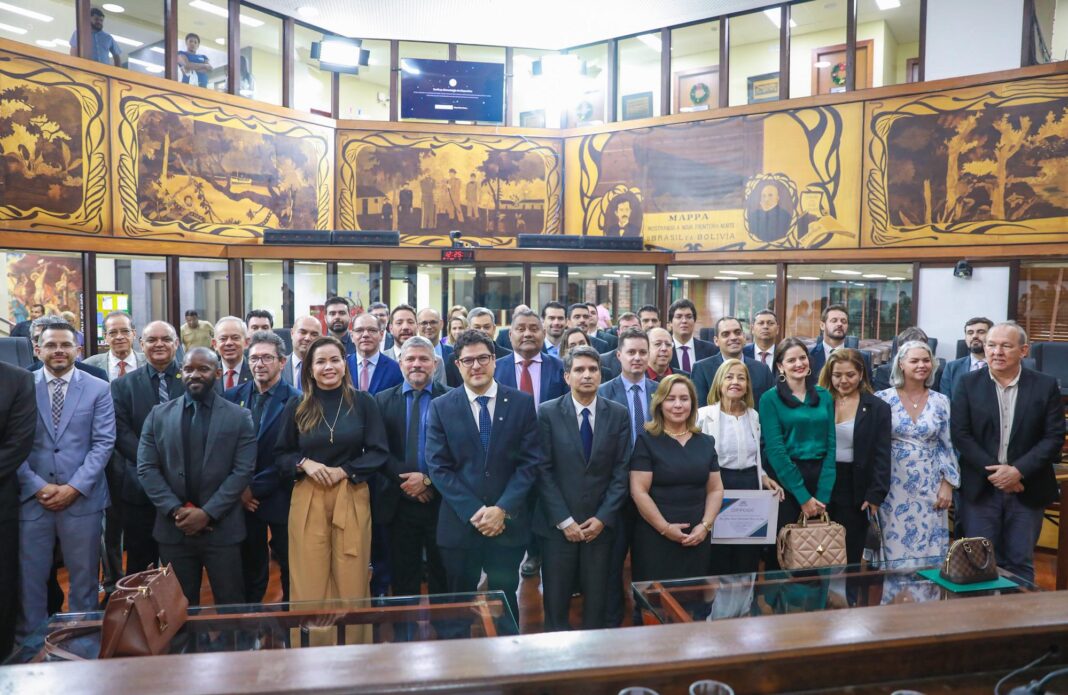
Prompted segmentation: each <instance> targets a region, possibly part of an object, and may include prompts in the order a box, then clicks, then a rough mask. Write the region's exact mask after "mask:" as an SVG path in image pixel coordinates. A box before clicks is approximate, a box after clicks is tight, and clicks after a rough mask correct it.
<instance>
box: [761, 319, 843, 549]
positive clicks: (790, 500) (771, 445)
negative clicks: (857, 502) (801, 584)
mask: <svg viewBox="0 0 1068 695" xmlns="http://www.w3.org/2000/svg"><path fill="white" fill-rule="evenodd" d="M772 371H774V372H775V374H776V376H777V381H776V387H775V388H774V389H771V390H769V391H767V392H766V393H765V394H764V395H763V396H761V398H760V428H761V430H762V431H763V433H764V451H765V453H766V455H767V457H768V462H769V463H770V464H771V468H772V470H773V471H775V477H776V478H778V480H779V483H780V484H782V486H783V487H784V488H786V499H784V500H783V501H782V503H781V504H780V505H779V528H782V527H783V526H784V525H786V524H792V523H794V522H796V521H797V519H798V517H799V516H800V515H801V513H802V512H804V513H805V514H806V515H808V516H816V515H818V514H821V513H822V512H824V511H826V509H827V503H828V502H830V501H831V490H832V488H834V478H835V461H834V456H835V442H834V401H833V400H832V398H831V394H830V393H828V392H827V390H826V389H823V388H821V387H819V386H808V385H807V377H808V376H809V374H811V373H812V370H811V368H810V367H809V364H808V350H807V349H806V348H805V344H804V343H803V342H801V341H800V340H799V339H797V338H787V339H786V340H784V341H782V342H781V343H779V345H778V346H777V347H776V348H775V360H774V362H773V363H772Z"/></svg>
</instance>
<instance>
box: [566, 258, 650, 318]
mask: <svg viewBox="0 0 1068 695" xmlns="http://www.w3.org/2000/svg"><path fill="white" fill-rule="evenodd" d="M606 299H607V300H608V301H609V302H611V307H612V308H611V309H610V310H609V312H610V313H611V315H612V321H613V323H614V322H615V320H616V317H618V316H619V315H620V314H622V313H624V312H627V311H634V312H636V311H638V309H639V308H641V307H642V305H644V304H653V305H654V306H655V305H656V268H655V267H654V266H651V265H637V266H618V265H573V266H570V267H569V268H568V272H567V302H568V303H569V304H573V303H575V302H594V303H595V304H600V303H601V302H603V301H604V300H606Z"/></svg>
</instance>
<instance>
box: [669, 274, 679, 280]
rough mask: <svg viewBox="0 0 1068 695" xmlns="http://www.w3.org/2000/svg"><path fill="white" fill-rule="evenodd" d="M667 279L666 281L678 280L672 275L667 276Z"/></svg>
mask: <svg viewBox="0 0 1068 695" xmlns="http://www.w3.org/2000/svg"><path fill="white" fill-rule="evenodd" d="M667 279H668V280H678V278H677V277H675V276H674V275H668V276H667Z"/></svg>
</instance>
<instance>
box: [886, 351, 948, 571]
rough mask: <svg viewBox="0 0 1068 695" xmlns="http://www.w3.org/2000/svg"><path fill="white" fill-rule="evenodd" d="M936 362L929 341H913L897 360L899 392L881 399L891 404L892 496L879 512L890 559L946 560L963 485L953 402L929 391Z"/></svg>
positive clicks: (895, 373)
mask: <svg viewBox="0 0 1068 695" xmlns="http://www.w3.org/2000/svg"><path fill="white" fill-rule="evenodd" d="M935 368H936V362H935V357H934V354H933V352H932V351H931V348H930V346H929V345H927V343H924V342H922V341H919V340H911V341H909V342H907V343H905V344H904V345H902V346H901V347H900V349H899V350H898V352H897V355H895V356H894V367H893V371H892V378H891V380H892V382H893V384H894V387H895V388H889V389H885V390H883V391H879V392H878V393H877V394H875V395H877V396H879V397H880V398H882V399H883V400H884V401H886V402H887V403H889V404H890V411H891V427H892V431H891V435H890V492H889V493H888V494H887V495H886V500H885V501H884V502H883V504H882V506H881V507H880V508H879V521H880V522H881V523H882V527H883V555H884V559H886V560H888V561H892V560H901V559H905V558H925V557H944V556H945V554H946V551H948V550H949V523H948V520H947V514H946V511H947V510H948V509H949V506H950V504H951V503H952V501H953V488H956V487H958V486H959V485H960V468H959V467H958V465H957V454H956V452H955V451H954V450H953V445H952V443H951V442H950V438H949V399H948V398H946V397H945V396H944V395H943V394H941V393H938V392H936V391H932V390H931V388H930V387H931V384H932V383H933V382H934V373H935Z"/></svg>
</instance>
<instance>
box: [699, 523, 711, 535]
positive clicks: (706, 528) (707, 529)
mask: <svg viewBox="0 0 1068 695" xmlns="http://www.w3.org/2000/svg"><path fill="white" fill-rule="evenodd" d="M701 525H702V526H704V527H705V531H708V532H709V533H712V522H711V521H702V522H701Z"/></svg>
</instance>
